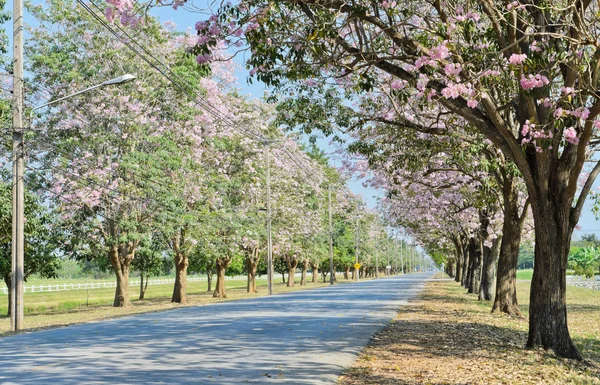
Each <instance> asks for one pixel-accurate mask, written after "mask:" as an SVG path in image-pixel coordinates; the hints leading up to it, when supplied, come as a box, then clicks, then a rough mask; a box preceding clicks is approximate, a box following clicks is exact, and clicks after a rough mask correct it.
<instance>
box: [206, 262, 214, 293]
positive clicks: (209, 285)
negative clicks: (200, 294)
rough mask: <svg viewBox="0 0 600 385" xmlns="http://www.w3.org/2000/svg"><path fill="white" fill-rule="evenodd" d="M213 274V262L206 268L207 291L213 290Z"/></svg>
mask: <svg viewBox="0 0 600 385" xmlns="http://www.w3.org/2000/svg"><path fill="white" fill-rule="evenodd" d="M212 276H213V272H212V264H211V266H207V268H206V284H207V288H206V291H207V292H211V291H212Z"/></svg>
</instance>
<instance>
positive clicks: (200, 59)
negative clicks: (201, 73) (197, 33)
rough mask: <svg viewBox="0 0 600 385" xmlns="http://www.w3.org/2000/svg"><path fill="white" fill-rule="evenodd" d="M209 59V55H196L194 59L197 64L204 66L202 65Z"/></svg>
mask: <svg viewBox="0 0 600 385" xmlns="http://www.w3.org/2000/svg"><path fill="white" fill-rule="evenodd" d="M209 59H210V55H198V57H196V62H197V63H198V64H204V63H206V62H208V60H209Z"/></svg>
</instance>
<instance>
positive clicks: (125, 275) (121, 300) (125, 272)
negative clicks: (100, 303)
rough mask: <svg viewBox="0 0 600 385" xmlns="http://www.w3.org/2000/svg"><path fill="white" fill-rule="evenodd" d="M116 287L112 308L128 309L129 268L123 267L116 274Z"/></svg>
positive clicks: (129, 303)
mask: <svg viewBox="0 0 600 385" xmlns="http://www.w3.org/2000/svg"><path fill="white" fill-rule="evenodd" d="M116 274H117V287H116V290H115V300H114V301H113V307H129V306H131V300H130V299H129V266H123V267H122V268H121V269H119V270H118V271H117V272H116Z"/></svg>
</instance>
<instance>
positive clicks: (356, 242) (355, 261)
mask: <svg viewBox="0 0 600 385" xmlns="http://www.w3.org/2000/svg"><path fill="white" fill-rule="evenodd" d="M358 223H359V222H358V215H357V216H356V239H355V242H354V280H355V281H358V274H359V273H360V269H359V268H358Z"/></svg>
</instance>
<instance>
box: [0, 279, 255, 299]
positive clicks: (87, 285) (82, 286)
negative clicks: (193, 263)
mask: <svg viewBox="0 0 600 385" xmlns="http://www.w3.org/2000/svg"><path fill="white" fill-rule="evenodd" d="M246 278H247V277H246V276H245V275H236V276H234V277H226V279H228V280H242V279H246ZM206 280H207V277H206V276H205V275H204V276H193V277H188V278H187V281H188V282H194V281H206ZM213 280H214V281H215V282H216V277H213ZM144 283H145V282H144ZM173 283H175V278H163V279H150V280H148V286H150V285H167V284H173ZM139 285H140V281H139V279H138V280H135V281H129V286H139ZM116 286H117V282H115V281H112V282H84V283H55V284H47V285H30V286H25V287H24V291H25V293H42V292H44V293H49V292H53V291H65V290H90V289H104V288H111V287H116ZM2 292H3V293H4V294H8V288H7V287H6V286H5V287H3V288H2Z"/></svg>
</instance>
